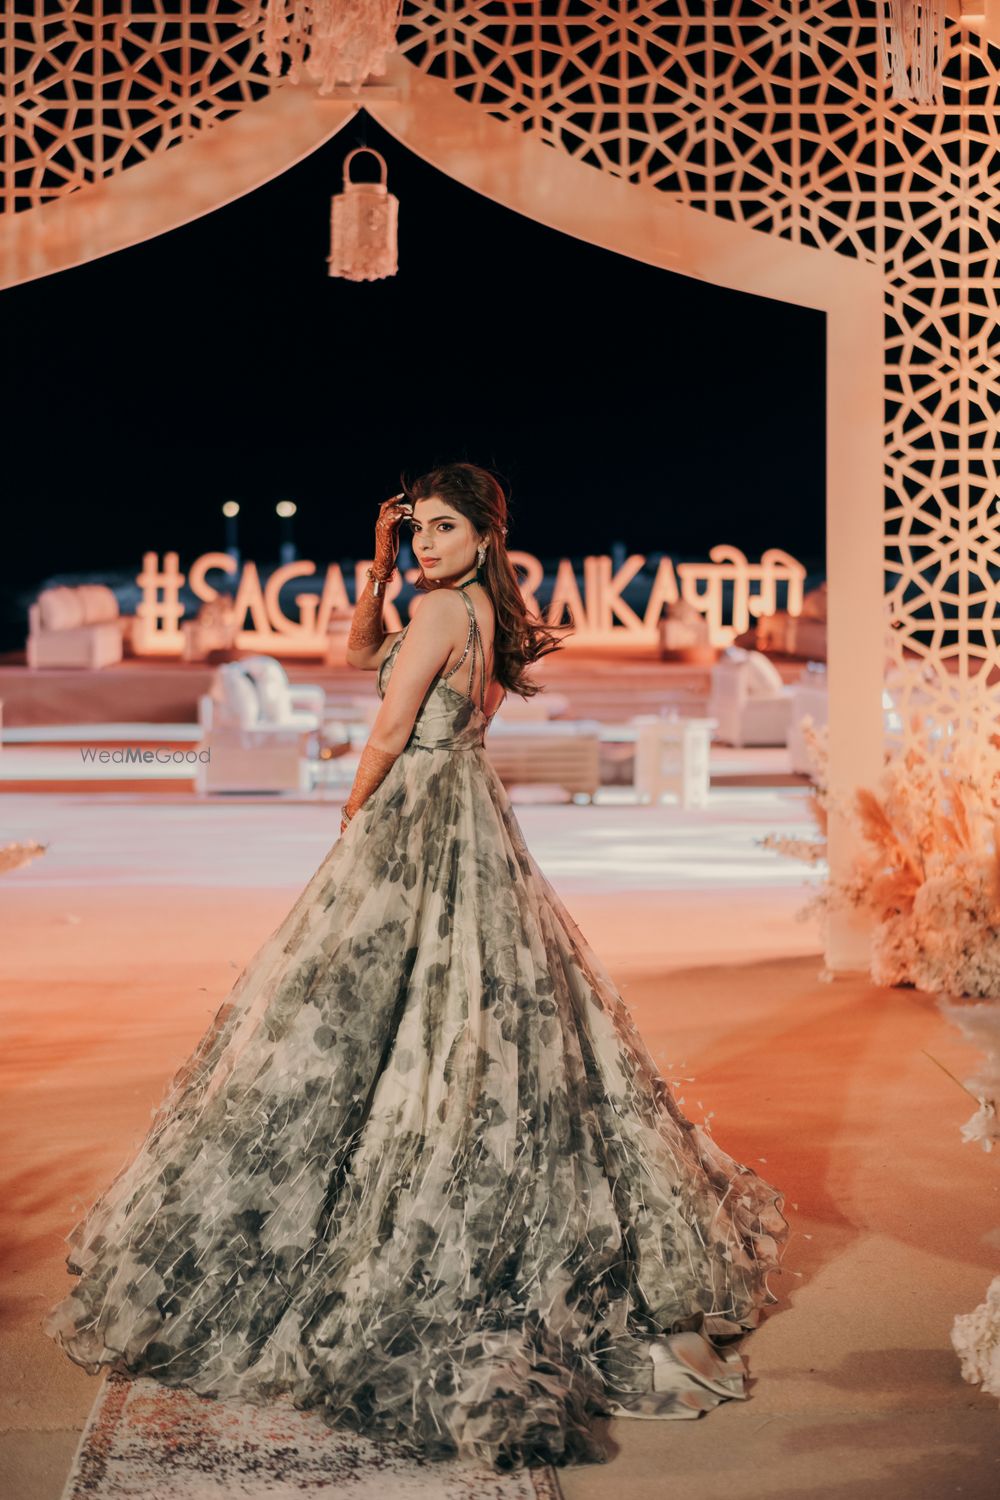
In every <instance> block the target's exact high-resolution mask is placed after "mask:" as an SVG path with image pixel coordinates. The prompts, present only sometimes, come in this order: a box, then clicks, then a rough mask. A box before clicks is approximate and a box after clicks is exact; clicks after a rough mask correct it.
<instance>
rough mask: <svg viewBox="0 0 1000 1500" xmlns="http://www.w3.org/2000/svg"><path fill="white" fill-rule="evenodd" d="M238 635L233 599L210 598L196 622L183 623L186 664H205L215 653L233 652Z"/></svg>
mask: <svg viewBox="0 0 1000 1500" xmlns="http://www.w3.org/2000/svg"><path fill="white" fill-rule="evenodd" d="M237 634H238V630H237V622H236V615H235V612H234V610H233V604H232V600H231V599H227V598H225V597H224V596H223V595H221V594H220V595H219V596H218V597H217V598H215V599H208V600H206V601H205V603H204V604H203V605H202V606H201V608H200V609H199V611H198V613H197V614H196V615H195V617H194V619H193V620H182V621H181V635H182V636H183V639H184V644H183V645H182V647H181V659H182V660H183V661H204V660H205V659H206V657H207V656H209V654H210V653H211V652H213V651H232V650H233V649H234V648H235V645H236V637H237Z"/></svg>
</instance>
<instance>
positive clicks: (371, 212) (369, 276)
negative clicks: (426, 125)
mask: <svg viewBox="0 0 1000 1500" xmlns="http://www.w3.org/2000/svg"><path fill="white" fill-rule="evenodd" d="M362 151H367V152H368V154H369V155H370V156H374V157H376V158H377V160H378V162H379V165H380V167H381V169H382V170H381V176H380V179H379V181H378V182H352V181H351V172H350V169H351V162H352V161H353V160H354V158H355V157H356V156H358V155H359V154H360V153H361V152H362ZM398 214H399V199H398V198H395V197H394V196H393V194H392V193H390V192H388V191H387V189H386V166H385V158H384V157H382V156H380V155H379V153H378V152H377V151H374V150H372V148H371V147H370V146H358V147H357V148H356V150H354V151H350V152H349V153H348V154H347V156H346V157H345V158H344V183H343V191H342V192H340V193H335V194H334V197H333V201H332V203H331V205H330V255H329V257H328V260H327V265H328V266H329V268H330V275H331V276H343V277H344V278H345V280H347V281H380V280H381V279H382V277H383V276H395V274H396V269H397V255H396V229H397V222H398Z"/></svg>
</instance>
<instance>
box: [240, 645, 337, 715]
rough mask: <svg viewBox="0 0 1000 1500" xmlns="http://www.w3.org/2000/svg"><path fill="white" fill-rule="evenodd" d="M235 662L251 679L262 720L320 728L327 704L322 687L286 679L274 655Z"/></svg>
mask: <svg viewBox="0 0 1000 1500" xmlns="http://www.w3.org/2000/svg"><path fill="white" fill-rule="evenodd" d="M236 665H238V666H241V667H242V668H243V670H244V672H247V673H249V675H250V677H251V678H252V679H253V683H254V686H255V687H256V689H257V696H258V698H259V699H260V717H261V719H262V721H263V722H265V723H268V724H284V725H286V726H288V727H297V728H299V729H309V730H317V729H319V728H320V726H321V724H322V723H323V713H324V710H325V708H326V693H325V692H324V691H323V689H322V688H321V687H319V686H318V685H313V684H312V683H305V682H294V683H293V682H289V680H288V674H287V672H286V671H285V669H284V667H283V666H282V665H281V662H280V661H278V660H277V659H276V658H275V657H273V656H245V657H243V659H242V660H241V661H240V662H238V663H236Z"/></svg>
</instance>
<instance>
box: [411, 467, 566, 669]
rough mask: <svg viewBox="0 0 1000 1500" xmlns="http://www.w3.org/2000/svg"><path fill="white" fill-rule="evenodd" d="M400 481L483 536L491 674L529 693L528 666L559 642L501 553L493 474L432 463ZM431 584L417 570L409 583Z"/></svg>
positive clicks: (500, 499)
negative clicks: (528, 605) (491, 616)
mask: <svg viewBox="0 0 1000 1500" xmlns="http://www.w3.org/2000/svg"><path fill="white" fill-rule="evenodd" d="M400 484H401V486H402V489H403V490H404V492H405V494H406V497H407V499H408V500H412V501H416V500H429V499H430V498H431V496H432V495H438V496H440V498H441V499H442V500H444V501H446V502H447V504H448V505H450V506H452V507H453V508H454V509H455V510H457V511H458V512H459V514H460V515H463V516H465V518H466V520H468V521H470V522H471V523H472V525H473V526H474V527H475V530H476V532H477V534H478V535H479V536H480V537H481V538H483V539H484V540H486V541H488V543H489V545H488V546H487V548H486V556H485V559H484V561H483V567H482V576H483V580H484V583H485V587H486V589H487V592H488V593H489V596H490V598H491V599H492V601H493V609H494V611H495V614H496V629H495V634H494V638H493V675H494V676H495V677H496V680H497V681H498V682H499V683H502V685H503V686H504V687H505V688H506V689H507V690H508V692H512V693H518V694H519V695H520V696H521V697H522V698H533V697H534V695H535V694H536V693H538V692H540V691H541V688H540V687H539V684H538V683H537V682H532V680H531V678H530V677H528V675H527V669H528V667H530V666H531V664H532V663H533V662H536V661H539V660H540V659H541V658H542V657H543V656H548V655H549V654H550V653H551V652H553V651H560V650H561V649H562V644H561V642H560V640H559V637H558V636H556V635H554V634H553V632H552V631H551V630H549V629H547V628H546V626H545V625H543V624H542V622H541V620H539V619H538V617H537V616H532V615H529V614H528V611H527V610H526V609H525V606H524V600H523V599H522V597H521V590H520V587H519V585H518V581H517V574H516V573H515V572H514V565H513V563H512V562H511V560H510V558H509V557H508V555H507V543H506V536H507V499H506V496H505V495H504V492H503V489H502V488H501V486H500V484H499V482H498V480H496V479H495V478H494V477H493V475H492V474H491V473H490V472H489V470H488V469H480V468H479V467H478V466H477V465H476V464H466V463H458V464H444V465H443V466H442V467H441V468H439V469H432V470H431V471H430V473H428V474H422V475H421V476H420V478H419V479H417V480H414V482H413V483H412V484H410V483H408V482H407V480H406V477H405V475H401V476H400ZM437 587H440V585H438V584H435V583H434V582H433V580H432V579H429V578H426V577H425V576H424V575H423V574H421V575H420V577H419V578H418V579H417V581H416V583H415V584H414V588H416V589H419V590H420V591H421V592H422V593H430V592H432V591H433V590H434V589H435V588H437Z"/></svg>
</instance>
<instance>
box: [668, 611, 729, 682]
mask: <svg viewBox="0 0 1000 1500" xmlns="http://www.w3.org/2000/svg"><path fill="white" fill-rule="evenodd" d="M660 655H661V657H662V658H663V660H664V661H677V662H686V663H688V664H689V665H694V666H705V665H709V666H710V665H711V664H712V663H713V662H715V661H717V660H718V656H719V650H718V647H716V646H713V645H712V638H711V631H710V629H709V624H708V620H707V619H706V618H705V616H704V615H703V614H702V613H701V611H700V610H698V609H695V607H694V605H693V604H692V603H691V602H690V601H689V600H687V599H679V600H678V601H677V603H676V604H670V605H668V606H667V611H666V614H665V615H664V616H663V618H662V619H661V621H660Z"/></svg>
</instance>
